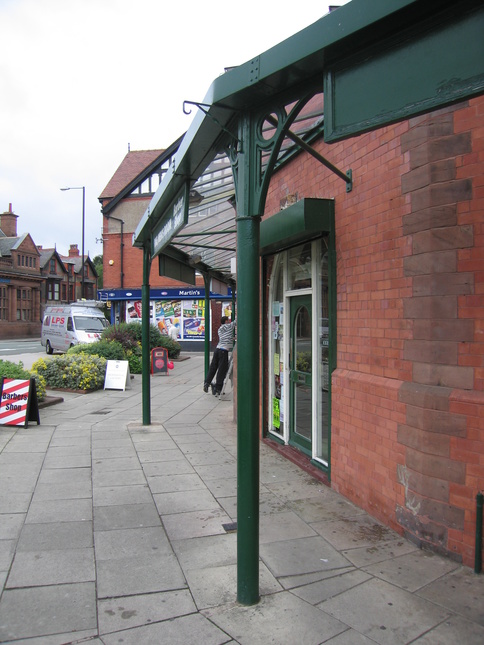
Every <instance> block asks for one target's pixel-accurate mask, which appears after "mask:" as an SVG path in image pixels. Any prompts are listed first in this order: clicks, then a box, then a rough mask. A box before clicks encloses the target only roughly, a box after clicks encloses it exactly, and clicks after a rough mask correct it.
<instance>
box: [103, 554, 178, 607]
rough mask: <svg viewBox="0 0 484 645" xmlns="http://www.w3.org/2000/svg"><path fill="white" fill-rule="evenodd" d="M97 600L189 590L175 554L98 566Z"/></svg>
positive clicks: (116, 561) (105, 561)
mask: <svg viewBox="0 0 484 645" xmlns="http://www.w3.org/2000/svg"><path fill="white" fill-rule="evenodd" d="M96 568H97V590H98V598H112V597H114V596H126V595H135V594H143V593H153V592H160V591H173V590H176V589H183V588H186V586H187V585H186V582H185V577H184V575H183V573H182V570H181V569H180V565H179V564H178V561H177V559H176V558H175V556H174V555H172V554H166V553H165V554H163V555H143V556H136V557H132V558H117V559H114V560H100V561H99V562H97V567H96Z"/></svg>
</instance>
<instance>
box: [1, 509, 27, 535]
mask: <svg viewBox="0 0 484 645" xmlns="http://www.w3.org/2000/svg"><path fill="white" fill-rule="evenodd" d="M24 521H25V513H3V514H1V515H0V540H11V539H12V540H16V539H17V538H18V536H19V535H20V531H21V529H22V526H23V524H24Z"/></svg>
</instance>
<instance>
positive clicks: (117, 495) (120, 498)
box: [93, 484, 153, 506]
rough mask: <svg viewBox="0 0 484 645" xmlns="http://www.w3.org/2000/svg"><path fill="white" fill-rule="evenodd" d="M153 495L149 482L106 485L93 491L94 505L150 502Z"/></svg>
mask: <svg viewBox="0 0 484 645" xmlns="http://www.w3.org/2000/svg"><path fill="white" fill-rule="evenodd" d="M152 501H153V500H152V497H151V493H150V490H149V488H148V485H147V484H144V485H142V486H139V485H137V486H134V485H133V486H104V487H98V488H95V489H94V491H93V504H94V506H110V505H112V504H114V505H119V504H121V505H123V506H124V505H126V504H149V503H150V502H152Z"/></svg>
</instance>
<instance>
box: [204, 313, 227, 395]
mask: <svg viewBox="0 0 484 645" xmlns="http://www.w3.org/2000/svg"><path fill="white" fill-rule="evenodd" d="M220 322H221V323H222V324H221V325H220V327H219V329H218V344H217V348H216V350H215V352H214V354H213V358H212V362H211V363H210V368H209V370H208V373H207V376H206V377H205V382H204V384H203V391H204V392H208V388H209V387H210V386H212V394H215V395H216V396H217V395H219V394H220V392H221V391H222V387H223V384H224V379H225V376H226V374H227V370H228V367H229V351H230V350H231V349H232V348H233V346H234V331H235V320H233V321H232V322H230V321H229V317H228V316H222V319H221V321H220ZM215 374H217V378H216V380H215V385H214V384H213V383H212V379H213V377H214V376H215Z"/></svg>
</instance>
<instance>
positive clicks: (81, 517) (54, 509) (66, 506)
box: [25, 499, 92, 524]
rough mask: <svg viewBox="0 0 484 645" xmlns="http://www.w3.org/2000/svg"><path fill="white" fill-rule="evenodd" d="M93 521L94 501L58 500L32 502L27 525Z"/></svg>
mask: <svg viewBox="0 0 484 645" xmlns="http://www.w3.org/2000/svg"><path fill="white" fill-rule="evenodd" d="M89 520H92V501H91V500H90V499H56V500H46V501H40V502H37V501H35V500H34V501H32V504H31V505H30V508H29V512H28V513H27V518H26V520H25V522H26V523H27V524H30V523H33V524H45V523H48V522H83V521H89Z"/></svg>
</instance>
